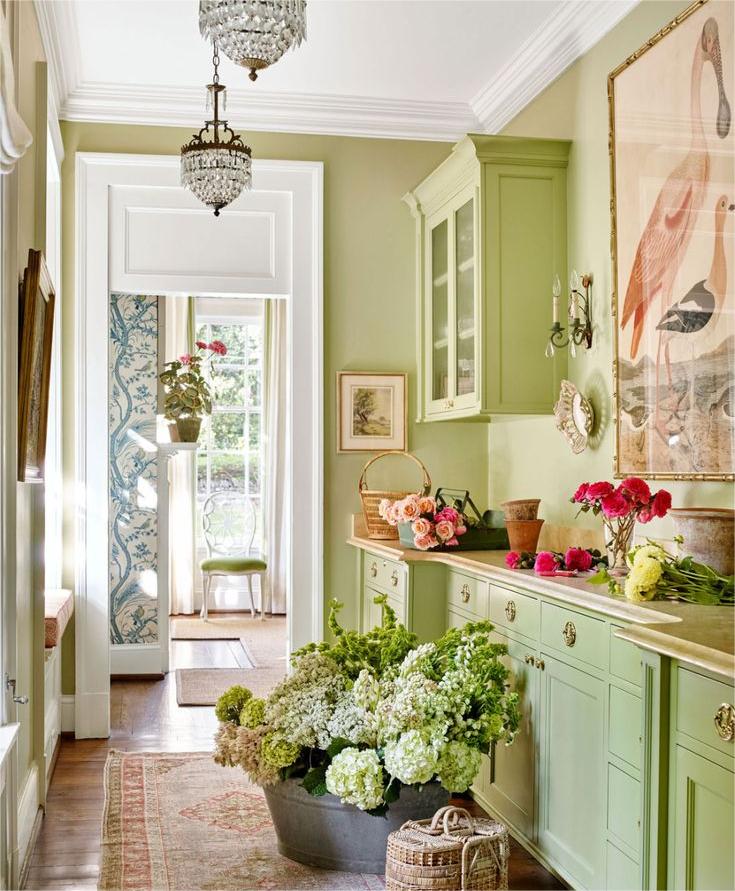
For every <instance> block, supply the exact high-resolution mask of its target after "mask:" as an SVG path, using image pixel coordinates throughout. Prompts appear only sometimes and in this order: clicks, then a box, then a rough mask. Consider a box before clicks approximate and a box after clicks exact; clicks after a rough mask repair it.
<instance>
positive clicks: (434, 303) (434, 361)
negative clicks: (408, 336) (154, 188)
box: [431, 220, 449, 399]
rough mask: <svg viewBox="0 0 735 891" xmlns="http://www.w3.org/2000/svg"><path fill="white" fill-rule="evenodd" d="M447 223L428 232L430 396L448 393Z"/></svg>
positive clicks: (446, 394) (437, 396) (444, 221)
mask: <svg viewBox="0 0 735 891" xmlns="http://www.w3.org/2000/svg"><path fill="white" fill-rule="evenodd" d="M448 230H449V223H448V221H447V220H442V222H441V223H439V224H438V225H436V226H435V227H434V228H433V229H432V231H431V381H432V382H431V398H432V399H446V398H447V396H448V395H449V251H448V246H449V245H448V240H447V239H448Z"/></svg>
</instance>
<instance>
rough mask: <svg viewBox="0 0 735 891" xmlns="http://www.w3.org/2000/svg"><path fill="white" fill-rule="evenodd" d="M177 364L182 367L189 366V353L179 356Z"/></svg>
mask: <svg viewBox="0 0 735 891" xmlns="http://www.w3.org/2000/svg"><path fill="white" fill-rule="evenodd" d="M179 362H181V364H182V365H191V356H190V355H189V353H184V355H183V356H179Z"/></svg>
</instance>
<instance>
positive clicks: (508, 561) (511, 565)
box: [505, 551, 521, 569]
mask: <svg viewBox="0 0 735 891" xmlns="http://www.w3.org/2000/svg"><path fill="white" fill-rule="evenodd" d="M520 562H521V555H520V554H519V553H518V551H509V552H508V553H507V554H506V555H505V565H506V566H507V567H508V569H518V567H519V565H520Z"/></svg>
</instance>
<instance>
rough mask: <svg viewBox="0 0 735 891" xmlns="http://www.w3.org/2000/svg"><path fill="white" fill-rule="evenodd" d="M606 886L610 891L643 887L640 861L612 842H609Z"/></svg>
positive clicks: (631, 890) (632, 890)
mask: <svg viewBox="0 0 735 891" xmlns="http://www.w3.org/2000/svg"><path fill="white" fill-rule="evenodd" d="M605 887H606V888H608V889H610V891H637V889H639V888H640V887H641V870H640V867H639V866H638V863H637V862H636V861H635V860H633V858H632V857H629V856H628V855H627V854H624V853H623V852H622V851H621V850H620V848H617V847H615V845H613V844H611V843H610V842H608V843H607V863H606V866H605Z"/></svg>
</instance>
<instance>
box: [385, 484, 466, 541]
mask: <svg viewBox="0 0 735 891" xmlns="http://www.w3.org/2000/svg"><path fill="white" fill-rule="evenodd" d="M378 513H379V514H380V516H381V517H382V518H383V519H384V520H385V521H386V523H389V524H390V525H391V526H398V525H400V524H407V525H410V527H411V533H412V534H413V543H414V547H416V548H418V550H420V551H431V550H434V549H436V548H441V547H447V548H455V547H457V546H458V545H459V536H460V535H464V534H465V532H467V525H466V521H465V518H464V517H463V516H462V514H460V513H459V511H457V510H455V509H454V508H453V507H442V508H440V509H439V510H437V504H436V499H434V498H432V497H431V496H430V495H418V494H411V495H407V496H406V497H405V498H401V499H400V500H398V501H390V500H388V499H387V498H384V499H383V500H382V501H381V502H380V505H379V506H378Z"/></svg>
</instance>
